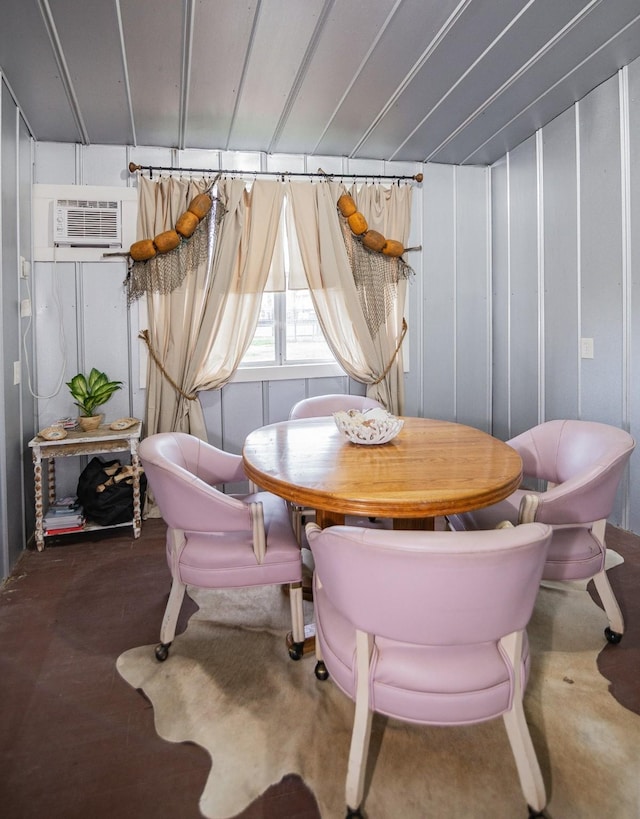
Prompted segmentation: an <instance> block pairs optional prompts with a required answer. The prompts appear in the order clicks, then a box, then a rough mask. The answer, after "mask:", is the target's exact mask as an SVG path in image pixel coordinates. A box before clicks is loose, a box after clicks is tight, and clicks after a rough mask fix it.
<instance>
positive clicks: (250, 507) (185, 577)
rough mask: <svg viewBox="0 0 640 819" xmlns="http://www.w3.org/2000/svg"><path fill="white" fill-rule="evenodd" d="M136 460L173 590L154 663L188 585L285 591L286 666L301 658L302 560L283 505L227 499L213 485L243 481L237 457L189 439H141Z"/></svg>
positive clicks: (264, 497)
mask: <svg viewBox="0 0 640 819" xmlns="http://www.w3.org/2000/svg"><path fill="white" fill-rule="evenodd" d="M139 455H140V460H141V462H142V465H143V466H144V470H145V474H146V476H147V481H148V486H149V488H150V490H151V492H152V493H153V497H154V498H155V501H156V503H157V504H158V508H159V510H160V514H161V515H162V517H163V518H164V520H165V522H166V524H167V561H168V563H169V568H170V570H171V576H172V585H171V592H170V594H169V601H168V603H167V608H166V611H165V614H164V618H163V621H162V628H161V632H160V644H159V645H158V646H157V647H156V657H157V658H158V660H165V659H166V658H167V655H168V652H169V646H170V645H171V642H172V640H173V638H174V636H175V631H176V623H177V619H178V615H179V613H180V608H181V606H182V601H183V599H184V593H185V590H186V586H187V585H190V586H197V587H199V588H205V589H220V588H243V587H246V586H264V585H271V584H286V583H288V584H289V588H290V594H289V597H290V603H291V619H292V632H293V645H292V646H291V648H290V650H289V654H290V655H291V657H292V659H294V660H297V659H299V658H300V657H301V656H302V646H303V643H304V620H303V612H302V585H301V581H302V560H301V555H300V548H299V546H298V543H297V541H296V538H295V535H294V533H293V529H292V528H291V522H290V520H289V515H288V511H287V507H286V504H285V502H284V501H283V500H282V499H281V498H278V497H276V496H275V495H272V494H271V493H270V492H256V493H254V494H249V495H245V496H242V497H240V496H232V495H225V494H224V493H223V492H222V491H220V490H219V489H218V488H216V487H217V485H221V484H224V483H236V482H240V481H244V480H246V475H245V472H244V468H243V465H242V458H241V457H240V455H233V454H231V453H229V452H223V451H222V450H220V449H217V448H216V447H214V446H211V445H210V444H207V443H205V442H204V441H201V440H200V439H199V438H196V437H195V436H193V435H188V434H186V433H182V432H164V433H162V432H161V433H158V434H156V435H150V436H149V437H148V438H145V439H144V440H143V441H142V442H141V444H140V448H139Z"/></svg>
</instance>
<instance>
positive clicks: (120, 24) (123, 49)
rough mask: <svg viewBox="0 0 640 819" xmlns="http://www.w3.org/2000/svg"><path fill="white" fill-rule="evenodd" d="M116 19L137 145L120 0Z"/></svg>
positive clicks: (125, 85) (128, 105)
mask: <svg viewBox="0 0 640 819" xmlns="http://www.w3.org/2000/svg"><path fill="white" fill-rule="evenodd" d="M116 19H117V21H118V37H119V38H120V57H121V59H122V73H123V75H124V93H125V96H126V98H127V108H128V110H129V122H130V123H131V138H132V142H131V144H132V145H134V146H137V144H138V140H137V137H136V120H135V116H134V113H133V99H132V97H131V81H130V79H129V63H128V61H127V47H126V45H125V42H124V24H123V22H122V9H121V8H120V0H116Z"/></svg>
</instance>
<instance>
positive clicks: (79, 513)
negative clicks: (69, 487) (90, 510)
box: [43, 497, 85, 535]
mask: <svg viewBox="0 0 640 819" xmlns="http://www.w3.org/2000/svg"><path fill="white" fill-rule="evenodd" d="M43 523H44V531H45V534H47V535H64V534H67V533H68V532H81V531H82V529H83V528H84V523H85V517H84V512H83V510H82V506H80V504H79V503H78V498H75V497H73V498H59V499H58V500H56V501H55V503H52V504H51V505H50V506H49V508H48V509H47V514H46V515H45V516H44V521H43Z"/></svg>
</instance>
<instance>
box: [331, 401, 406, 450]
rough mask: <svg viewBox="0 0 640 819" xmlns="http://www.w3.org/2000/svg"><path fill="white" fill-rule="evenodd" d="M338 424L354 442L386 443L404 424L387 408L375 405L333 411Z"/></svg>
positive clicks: (344, 433)
mask: <svg viewBox="0 0 640 819" xmlns="http://www.w3.org/2000/svg"><path fill="white" fill-rule="evenodd" d="M333 419H334V421H335V422H336V426H337V427H338V429H339V430H340V432H342V434H343V435H345V437H347V438H348V439H349V440H350V441H351V442H352V443H354V444H386V443H387V441H391V440H392V439H393V438H395V437H396V435H397V434H398V433H399V432H400V430H401V429H402V427H403V425H404V421H403V420H402V419H401V418H396V416H395V415H391V413H390V412H387V411H386V410H385V409H381V408H380V407H373V408H372V409H368V410H365V411H364V412H360V411H359V410H341V411H340V412H334V413H333Z"/></svg>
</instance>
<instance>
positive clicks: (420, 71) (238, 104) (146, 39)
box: [0, 0, 640, 164]
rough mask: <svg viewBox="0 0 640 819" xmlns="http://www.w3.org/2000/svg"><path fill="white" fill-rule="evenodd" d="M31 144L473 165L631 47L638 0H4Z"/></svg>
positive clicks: (608, 70) (547, 115)
mask: <svg viewBox="0 0 640 819" xmlns="http://www.w3.org/2000/svg"><path fill="white" fill-rule="evenodd" d="M1 5H2V12H3V13H2V23H1V24H0V68H1V69H2V74H3V77H4V79H5V81H6V83H7V85H8V86H9V88H10V89H11V91H12V93H13V94H14V96H15V98H16V100H17V102H18V103H19V105H20V107H21V109H22V111H23V113H24V117H25V119H26V121H27V123H28V126H29V128H30V129H31V131H32V133H33V136H34V137H35V138H36V139H38V140H47V141H58V142H79V143H84V144H115V145H147V146H151V145H154V146H160V147H171V148H203V149H222V150H235V151H241V150H247V151H264V152H266V153H275V154H278V153H295V154H318V155H336V156H347V157H358V158H373V159H384V160H404V161H420V162H422V161H431V162H447V163H455V164H466V163H473V164H487V163H491V162H493V161H495V160H496V159H498V158H499V157H500V156H502V155H503V154H504V153H505V152H506V151H507V150H509V149H511V148H513V147H515V145H517V144H519V143H520V142H521V141H522V140H523V139H525V138H527V137H528V136H530V135H531V134H532V133H534V132H535V130H536V129H538V128H540V127H541V126H542V125H544V124H545V123H547V122H549V121H550V120H551V119H553V118H554V117H555V116H557V115H558V114H559V113H561V112H562V111H563V110H565V109H566V108H568V107H569V106H571V105H572V104H573V103H574V102H575V101H576V100H579V99H580V98H581V97H583V96H584V95H585V94H587V93H588V92H589V91H590V90H591V89H592V88H594V87H595V86H596V85H599V84H600V83H601V82H603V81H604V80H606V79H608V78H609V77H611V76H612V75H613V74H615V73H616V71H617V70H618V69H619V68H621V67H622V66H624V65H626V64H627V63H629V62H631V60H633V59H635V58H636V57H638V56H640V2H639V0H528V2H527V0H243V1H242V0H1Z"/></svg>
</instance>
